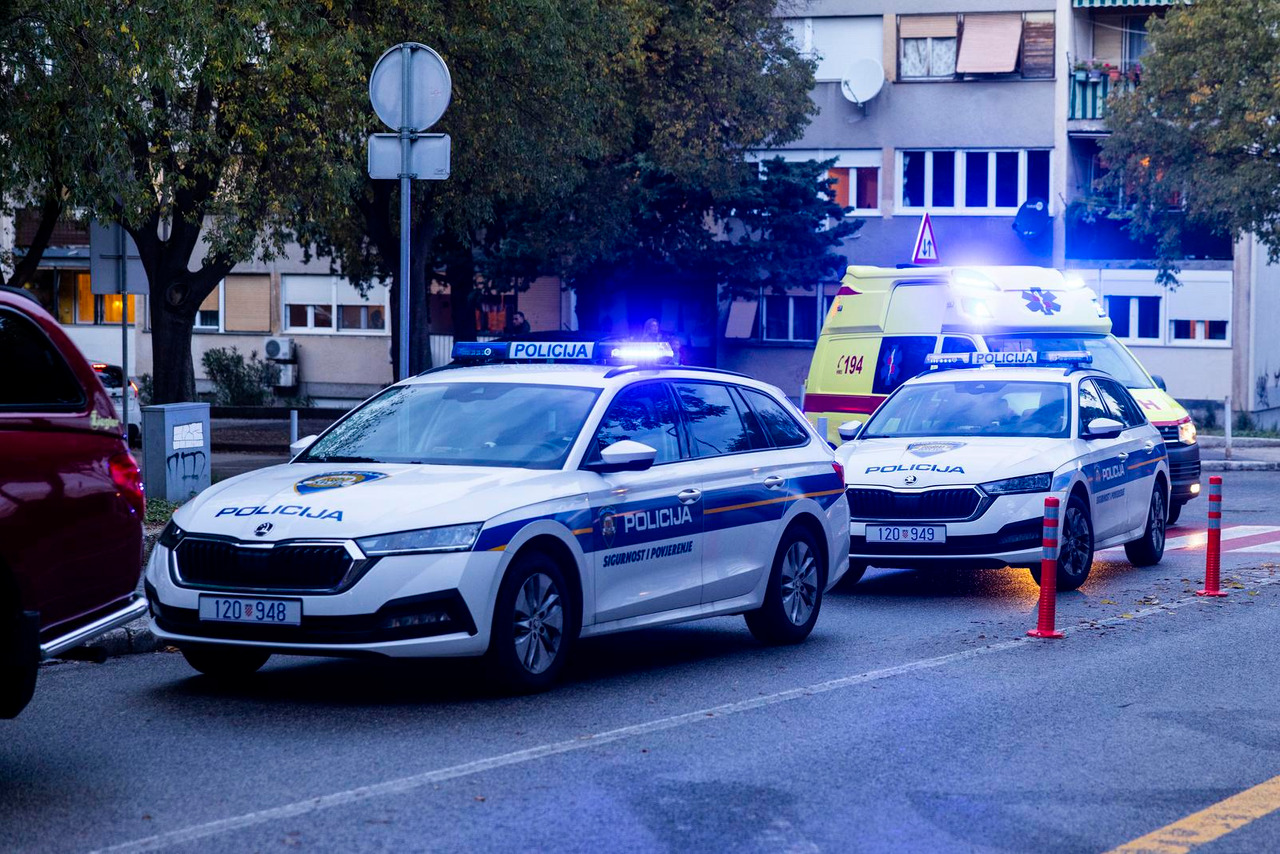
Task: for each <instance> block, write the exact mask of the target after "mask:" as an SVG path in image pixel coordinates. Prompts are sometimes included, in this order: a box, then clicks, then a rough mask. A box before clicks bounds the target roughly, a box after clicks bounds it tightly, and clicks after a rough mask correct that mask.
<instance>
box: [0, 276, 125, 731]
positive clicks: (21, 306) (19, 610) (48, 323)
mask: <svg viewBox="0 0 1280 854" xmlns="http://www.w3.org/2000/svg"><path fill="white" fill-rule="evenodd" d="M0 364H3V365H8V366H10V370H7V371H5V378H4V381H3V382H0V717H9V718H11V717H13V716H15V715H17V714H18V712H20V711H22V709H23V707H25V706H26V704H27V702H28V701H29V700H30V699H31V694H32V692H33V690H34V688H35V681H36V669H37V665H38V664H39V662H40V660H41V659H43V658H49V657H52V656H55V655H59V654H61V653H64V652H66V651H67V650H70V649H72V648H73V647H76V646H79V645H81V644H83V643H85V642H87V641H90V640H92V639H94V638H96V637H98V636H99V635H101V634H103V633H105V632H107V631H110V630H111V629H113V628H115V627H117V626H120V625H123V624H124V623H127V622H129V621H130V620H132V619H135V618H137V617H140V616H142V615H143V614H145V613H146V601H145V600H144V599H142V598H141V597H140V596H139V595H138V594H137V593H136V592H135V590H136V588H137V584H138V577H139V575H140V574H141V567H142V520H143V515H144V511H145V501H144V498H143V492H142V480H141V478H140V476H139V471H138V464H137V462H136V461H135V460H134V458H133V456H132V455H131V454H130V453H129V449H128V447H127V446H126V444H125V437H124V430H123V427H122V425H121V423H120V417H119V414H118V413H117V412H116V411H115V408H114V407H113V406H112V404H111V398H110V397H109V396H108V394H107V391H106V389H105V388H103V386H102V383H101V382H100V381H99V379H98V376H97V374H96V373H95V372H94V369H93V367H92V366H91V365H90V364H89V363H88V362H86V361H85V359H84V357H83V356H82V355H81V354H80V351H79V350H77V349H76V346H75V345H74V344H72V343H71V340H70V339H69V338H67V336H66V334H65V333H64V332H63V331H62V329H61V328H59V326H58V324H57V322H56V321H55V320H54V319H53V317H52V316H50V315H49V313H48V312H46V311H45V310H44V309H43V308H41V307H40V306H39V305H38V304H37V303H36V302H35V301H34V300H32V299H30V298H28V297H26V296H25V295H24V294H23V293H22V292H21V291H16V290H14V289H9V288H2V289H0Z"/></svg>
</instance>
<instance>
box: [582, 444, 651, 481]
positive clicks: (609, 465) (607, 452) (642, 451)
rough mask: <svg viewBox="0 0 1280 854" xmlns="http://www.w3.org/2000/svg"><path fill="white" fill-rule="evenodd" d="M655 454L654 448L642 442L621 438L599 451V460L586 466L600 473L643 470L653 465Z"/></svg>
mask: <svg viewBox="0 0 1280 854" xmlns="http://www.w3.org/2000/svg"><path fill="white" fill-rule="evenodd" d="M657 456H658V450H657V449H656V448H651V447H649V446H648V445H646V444H644V443H643V442H633V441H632V440H631V439H623V440H622V441H620V442H614V443H613V444H612V445H610V446H609V447H607V448H605V449H604V450H603V451H601V452H600V461H599V462H597V463H590V464H589V465H587V466H586V468H588V469H590V470H591V471H594V472H600V473H601V474H605V473H608V472H615V471H645V470H646V469H648V468H649V467H650V466H652V465H653V461H654V459H655V458H657Z"/></svg>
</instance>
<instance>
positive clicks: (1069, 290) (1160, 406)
mask: <svg viewBox="0 0 1280 854" xmlns="http://www.w3.org/2000/svg"><path fill="white" fill-rule="evenodd" d="M1010 350H1019V351H1021V350H1035V351H1037V352H1040V353H1047V352H1055V351H1057V352H1060V351H1077V350H1085V351H1087V352H1089V353H1092V354H1093V367H1094V368H1097V369H1100V370H1103V371H1106V372H1107V373H1109V374H1111V375H1112V376H1114V377H1115V378H1116V379H1118V380H1120V381H1121V382H1122V383H1124V384H1125V385H1126V386H1127V387H1128V388H1129V390H1130V391H1131V392H1132V394H1133V396H1134V398H1135V399H1136V400H1137V401H1138V403H1140V404H1141V405H1142V407H1143V409H1144V410H1145V411H1146V413H1147V418H1148V419H1149V420H1150V421H1151V423H1152V424H1154V425H1155V426H1156V427H1157V428H1158V429H1159V430H1160V434H1161V435H1162V436H1163V437H1164V440H1165V447H1166V450H1167V451H1168V454H1169V469H1170V475H1171V478H1172V480H1173V494H1172V495H1171V496H1170V502H1169V522H1170V523H1171V524H1172V523H1173V522H1174V521H1175V520H1176V519H1177V518H1178V514H1179V512H1180V511H1181V508H1182V505H1183V504H1185V503H1186V502H1188V501H1190V500H1191V499H1193V498H1195V497H1196V496H1197V495H1198V494H1199V493H1200V447H1199V445H1197V444H1196V427H1195V424H1193V423H1192V421H1191V416H1190V415H1189V414H1187V411H1186V410H1185V409H1183V408H1182V406H1181V404H1179V403H1178V402H1177V401H1176V400H1174V399H1173V398H1172V397H1170V396H1169V394H1168V392H1166V391H1165V387H1164V381H1163V380H1162V379H1160V378H1159V377H1153V376H1151V375H1150V374H1148V373H1147V371H1146V369H1144V368H1143V367H1142V365H1141V364H1139V362H1138V360H1137V359H1135V358H1134V356H1133V354H1132V353H1130V352H1129V350H1128V349H1127V348H1126V347H1125V346H1124V345H1123V344H1121V343H1120V342H1119V341H1117V340H1116V338H1115V336H1113V335H1112V334H1111V320H1110V318H1108V317H1107V316H1106V314H1105V313H1104V312H1103V310H1102V307H1101V306H1100V305H1099V303H1098V299H1097V297H1096V296H1095V295H1094V293H1093V291H1092V290H1090V289H1089V288H1088V287H1086V286H1085V284H1084V282H1083V280H1081V279H1079V278H1076V277H1073V276H1071V275H1070V273H1069V272H1068V273H1067V274H1066V275H1064V274H1063V273H1062V272H1060V271H1058V270H1054V269H1050V268H1047V267H914V266H913V267H870V266H858V265H855V266H851V267H849V270H848V272H847V273H845V276H844V279H843V280H841V283H840V290H839V292H838V293H837V294H836V297H835V300H834V301H833V302H832V304H831V308H830V310H829V311H828V312H827V318H826V322H825V323H824V324H823V327H822V334H821V335H820V336H819V337H818V346H817V349H815V350H814V353H813V362H812V364H810V366H809V377H808V380H807V381H806V383H805V391H804V399H803V408H804V412H805V414H806V415H807V416H808V417H809V419H810V420H811V421H812V422H813V423H814V424H819V423H820V421H819V419H825V422H826V424H827V431H828V438H829V439H831V440H832V441H838V439H839V427H840V425H841V424H844V423H846V422H849V421H858V422H862V421H866V419H867V416H869V415H870V414H871V413H872V412H874V411H875V409H876V407H877V406H879V405H880V403H881V401H883V400H884V399H885V398H886V397H887V396H888V395H889V394H890V393H891V392H892V391H894V390H895V389H896V388H897V387H898V386H900V385H902V383H903V382H905V381H906V380H908V379H910V378H911V377H913V376H915V375H916V374H919V373H920V372H921V371H923V370H924V369H925V356H927V355H929V354H930V353H973V352H978V353H986V352H1007V351H1010Z"/></svg>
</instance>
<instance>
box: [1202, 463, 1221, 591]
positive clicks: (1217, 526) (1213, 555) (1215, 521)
mask: <svg viewBox="0 0 1280 854" xmlns="http://www.w3.org/2000/svg"><path fill="white" fill-rule="evenodd" d="M1221 570H1222V478H1221V477H1219V476H1218V475H1216V474H1215V475H1213V476H1212V477H1210V478H1209V543H1208V546H1207V548H1206V550H1205V553H1204V589H1203V590H1197V591H1196V595H1197V596H1226V595H1227V594H1226V591H1224V590H1222V589H1221V588H1220V587H1219V586H1218V585H1219V584H1220V583H1221V578H1220V577H1219V576H1220V575H1221Z"/></svg>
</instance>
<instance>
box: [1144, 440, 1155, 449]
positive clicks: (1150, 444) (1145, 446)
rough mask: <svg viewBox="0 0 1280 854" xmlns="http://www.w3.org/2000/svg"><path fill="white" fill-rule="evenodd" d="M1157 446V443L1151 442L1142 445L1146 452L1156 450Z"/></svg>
mask: <svg viewBox="0 0 1280 854" xmlns="http://www.w3.org/2000/svg"><path fill="white" fill-rule="evenodd" d="M1155 446H1156V443H1155V442H1151V441H1146V442H1143V443H1142V449H1143V450H1144V451H1149V450H1151V449H1152V448H1154V447H1155Z"/></svg>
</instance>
